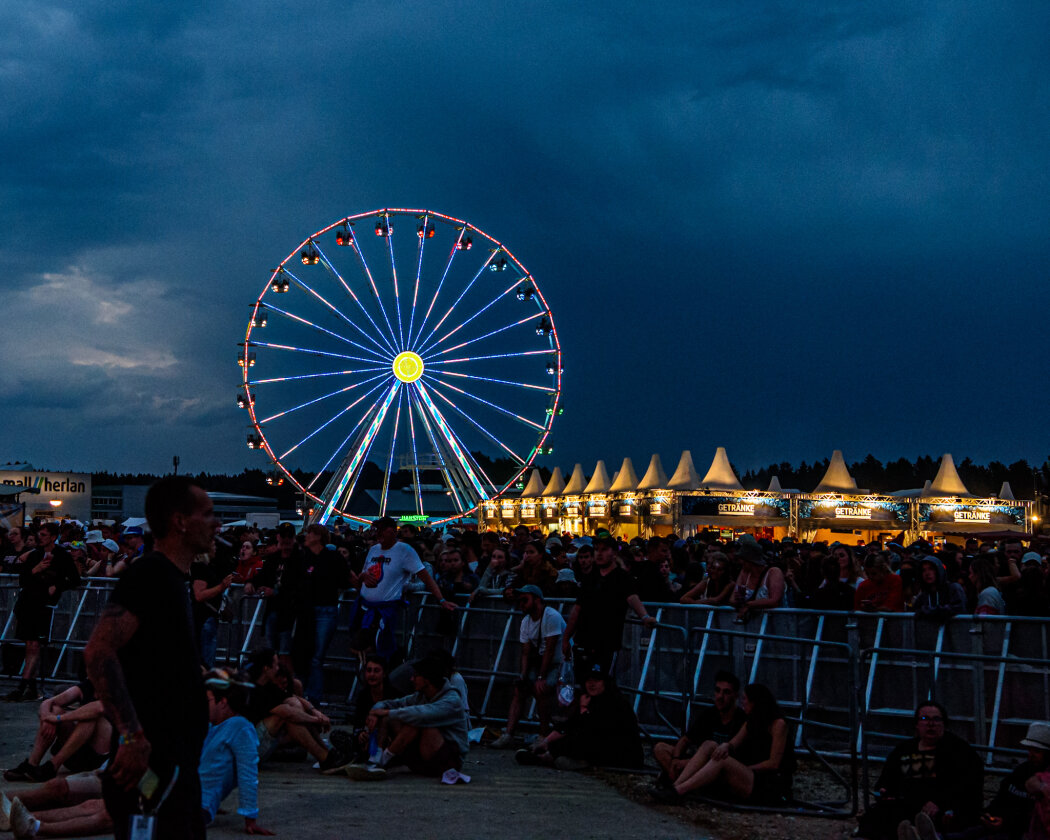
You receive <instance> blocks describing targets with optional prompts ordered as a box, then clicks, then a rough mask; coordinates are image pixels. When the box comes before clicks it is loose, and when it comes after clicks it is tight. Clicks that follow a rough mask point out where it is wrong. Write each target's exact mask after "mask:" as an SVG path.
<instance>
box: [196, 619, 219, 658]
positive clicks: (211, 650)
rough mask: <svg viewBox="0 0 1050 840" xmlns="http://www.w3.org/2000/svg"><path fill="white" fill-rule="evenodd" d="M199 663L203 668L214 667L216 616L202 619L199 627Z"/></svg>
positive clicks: (217, 629) (216, 640)
mask: <svg viewBox="0 0 1050 840" xmlns="http://www.w3.org/2000/svg"><path fill="white" fill-rule="evenodd" d="M200 641H201V662H203V663H204V667H205V668H212V667H214V665H215V649H216V648H217V647H218V644H219V619H218V618H217V617H216V616H212V617H210V618H206V619H204V624H202V625H201V640H200Z"/></svg>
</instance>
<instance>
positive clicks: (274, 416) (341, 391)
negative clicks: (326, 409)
mask: <svg viewBox="0 0 1050 840" xmlns="http://www.w3.org/2000/svg"><path fill="white" fill-rule="evenodd" d="M388 376H389V374H388V373H386V371H383V372H382V373H380V374H378V375H377V376H372V377H369V378H368V379H365V380H363V381H362V382H355V383H354V384H353V385H347V386H346V387H345V388H339V389H337V390H335V391H329V392H328V393H327V394H322V395H321V396H320V397H315V398H314V399H312V400H309V401H307V402H304V403H300V404H299V405H297V406H294V407H292V408H286V409H285V410H284V411H279V412H277V413H276V414H271V415H270V416H269V417H266V418H264V419H262V420H260V421H259V425H260V426H262V425H263V424H264V423H269V422H270V421H271V420H276V419H277V418H279V417H284V416H285V415H287V414H291V413H292V412H293V411H299V410H300V409H302V408H306V407H307V406H311V405H316V404H317V403H319V402H321V401H322V400H327V399H329V398H330V397H334V396H337V395H339V394H345V393H346V392H347V391H352V390H354V388H360V387H362V386H364V385H368V384H369V383H372V382H375V381H376V380H377V379H386V378H387V377H388Z"/></svg>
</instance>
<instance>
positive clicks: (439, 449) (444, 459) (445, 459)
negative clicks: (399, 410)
mask: <svg viewBox="0 0 1050 840" xmlns="http://www.w3.org/2000/svg"><path fill="white" fill-rule="evenodd" d="M416 410H417V411H418V412H419V421H420V423H422V425H423V430H424V431H425V432H426V433H427V438H428V439H429V440H430V446H431V448H433V450H434V453H435V455H436V456H437V458H438V462H439V465H440V470H441V474H442V476H444V478H445V485H446V486H447V487H448V489H449V493H450V494H451V495H452V502H453V504H455V506H456V510H457V511H458V512H459V513H460V514H461V515H462V513H463V511H464V510H465V506H464V504H463V500H462V499H461V498H460V494H461V493H462V492H463V488H462V486H461V485H460V483H459V480H458V478H457V477H456V476H455V473H454V472H453V471H452V470H450V469H449V466H448V465H449V463H450V461H451V456H450V455H449V454H448V453H447V452H446V448H445V447H444V446H443V445H442V441H440V440H439V438H438V436H437V435H436V434H435V433H434V430H433V429H432V428H431V424H430V419H429V418H428V417H427V413H426V410H425V409H424V408H423V401H422V400H421V399H420V398H419V397H418V396H417V397H416Z"/></svg>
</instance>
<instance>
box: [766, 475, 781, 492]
mask: <svg viewBox="0 0 1050 840" xmlns="http://www.w3.org/2000/svg"><path fill="white" fill-rule="evenodd" d="M766 492H767V493H783V492H784V488H783V487H781V486H780V476H778V475H775V476H773V477H772V478H771V479H769V486H768V487H767V488H766Z"/></svg>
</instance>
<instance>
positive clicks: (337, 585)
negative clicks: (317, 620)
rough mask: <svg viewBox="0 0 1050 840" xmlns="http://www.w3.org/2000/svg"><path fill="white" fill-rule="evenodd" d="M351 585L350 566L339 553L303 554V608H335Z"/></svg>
mask: <svg viewBox="0 0 1050 840" xmlns="http://www.w3.org/2000/svg"><path fill="white" fill-rule="evenodd" d="M349 585H350V564H349V563H347V562H346V559H345V558H344V557H343V555H342V554H340V553H339V552H338V551H332V550H331V549H330V548H323V549H321V551H320V553H318V554H314V553H313V552H312V551H309V550H307V551H305V552H303V606H306V607H334V606H335V605H336V604H338V603H339V590H340V589H346V588H347V587H348V586H349Z"/></svg>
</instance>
